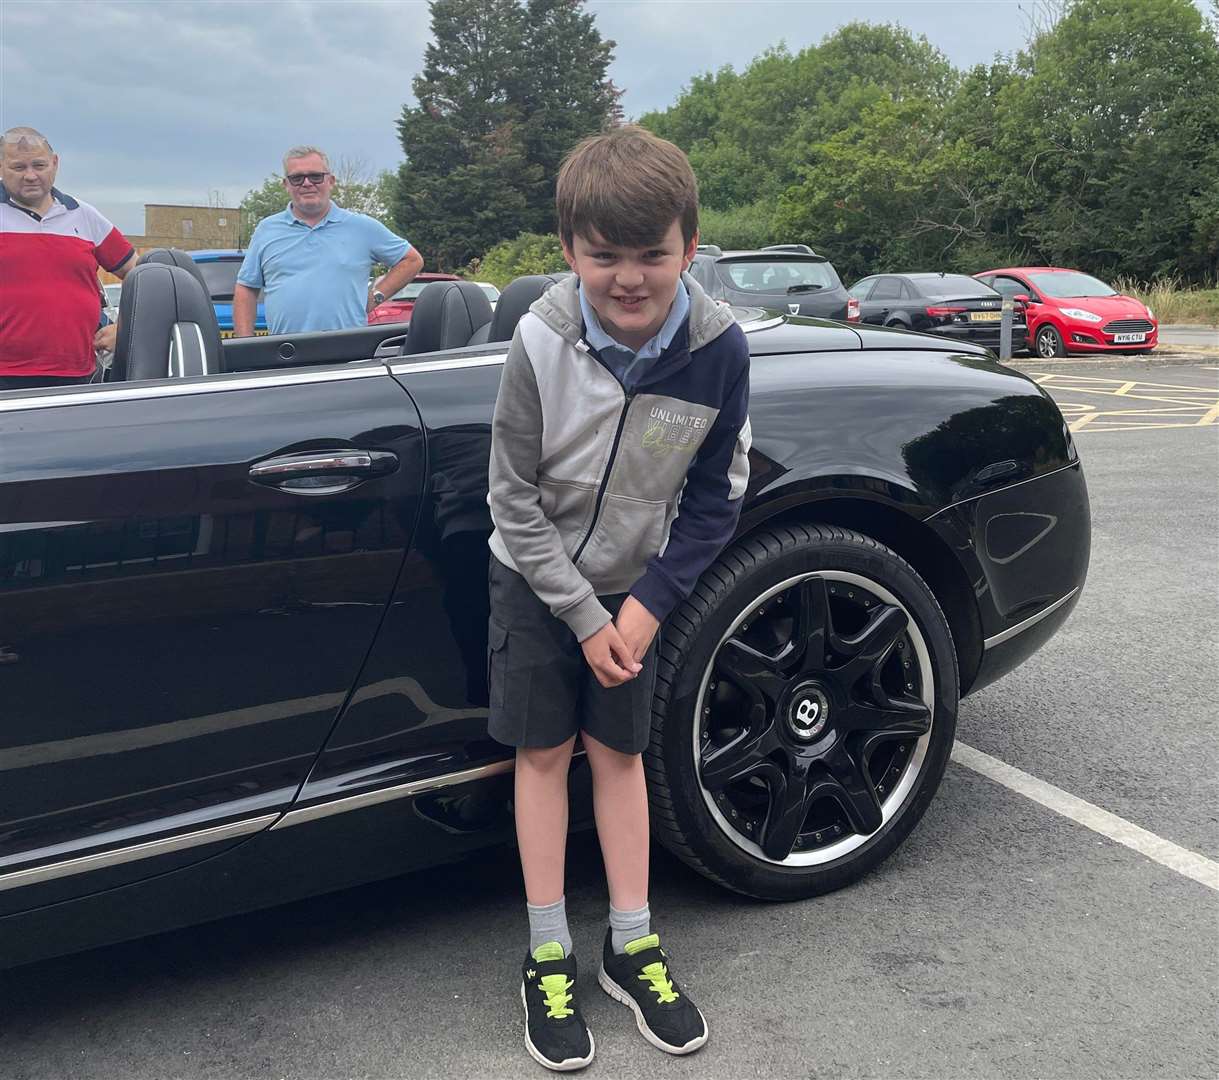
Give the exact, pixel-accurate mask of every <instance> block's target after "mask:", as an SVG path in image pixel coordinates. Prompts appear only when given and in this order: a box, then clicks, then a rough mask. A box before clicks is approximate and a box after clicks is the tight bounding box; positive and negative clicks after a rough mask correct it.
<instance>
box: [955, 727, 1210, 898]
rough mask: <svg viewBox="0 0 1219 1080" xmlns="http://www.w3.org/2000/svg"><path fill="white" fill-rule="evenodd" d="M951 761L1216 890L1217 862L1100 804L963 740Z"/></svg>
mask: <svg viewBox="0 0 1219 1080" xmlns="http://www.w3.org/2000/svg"><path fill="white" fill-rule="evenodd" d="M952 760H953V761H955V762H957V763H958V764H959V765H964V766H965V767H966V768H967V769H973V770H974V772H978V773H981V774H982V775H983V776H986V777H989V778H990V779H991V780H994V781H995V782H996V783H998V784H1002V785H1003V786H1004V787H1005V788H1008V789H1010V790H1011V791H1014V792H1016V793H1017V794H1019V795H1023V796H1025V797H1026V798H1028V799H1032V800H1033V802H1035V803H1040V804H1041V805H1042V806H1044V807H1046V808H1047V809H1050V810H1053V811H1054V812H1055V813H1056V814H1061V815H1062V816H1063V817H1065V818H1069V819H1070V820H1071V821H1074V822H1075V823H1076V824H1077V825H1082V826H1083V827H1084V828H1086V829H1091V830H1092V831H1093V832H1097V833H1100V834H1101V836H1107V837H1108V838H1109V839H1110V840H1115V841H1117V843H1119V844H1123V845H1124V846H1126V847H1128V848H1130V849H1131V850H1133V851H1137V852H1139V854H1141V855H1146V856H1147V858H1149V859H1154V860H1155V861H1156V862H1158V863H1159V864H1160V865H1161V866H1167V867H1168V868H1169V869H1170V870H1175V871H1176V872H1177V873H1178V874H1182V875H1184V876H1185V877H1187V878H1190V879H1191V880H1193V881H1196V882H1198V883H1199V884H1201V885H1205V886H1206V887H1207V888H1208V889H1214V890H1215V891H1216V892H1219V863H1217V862H1215V861H1213V860H1212V859H1208V858H1206V857H1205V856H1204V855H1199V854H1197V853H1196V852H1193V851H1189V850H1188V849H1186V848H1183V847H1180V846H1178V845H1177V844H1174V843H1173V842H1172V841H1171V840H1165V839H1164V838H1163V837H1160V836H1156V834H1155V833H1151V832H1148V831H1147V830H1146V829H1143V828H1140V827H1139V826H1138V825H1134V824H1132V823H1131V822H1129V821H1126V820H1125V818H1120V817H1118V816H1117V815H1116V814H1111V813H1109V811H1108V810H1102V809H1101V808H1100V807H1099V806H1095V805H1093V804H1092V803H1090V802H1086V801H1085V800H1083V799H1080V798H1077V797H1076V796H1074V795H1071V794H1068V793H1067V792H1065V791H1063V790H1062V788H1057V787H1055V786H1054V785H1053V784H1047V783H1046V782H1045V781H1044V780H1038V779H1037V777H1035V776H1030V775H1029V774H1028V773H1026V772H1023V771H1021V770H1020V769H1017V768H1015V767H1014V766H1012V765H1008V764H1007V763H1006V762H1003V761H1000V760H999V759H998V758H995V757H991V756H990V754H984V753H983V752H982V751H981V750H975V749H974V748H973V747H972V746H966V745H965V744H964V743H962V742H958V743H956V744H954V745H953V748H952Z"/></svg>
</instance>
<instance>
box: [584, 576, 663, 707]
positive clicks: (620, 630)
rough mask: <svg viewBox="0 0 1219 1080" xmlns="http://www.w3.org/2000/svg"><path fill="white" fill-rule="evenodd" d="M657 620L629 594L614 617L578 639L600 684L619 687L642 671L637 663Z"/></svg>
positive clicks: (656, 627)
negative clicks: (598, 628)
mask: <svg viewBox="0 0 1219 1080" xmlns="http://www.w3.org/2000/svg"><path fill="white" fill-rule="evenodd" d="M659 628H660V623H659V622H657V621H656V616H655V615H653V614H652V613H651V612H650V611H648V609H647V608H645V607H644V606H643V605H642V604H641V603H640V602H639V601H638V600H636V599H635V598H634V597H633V596H628V597H627V598H626V599H625V600H624V601H623V602H622V608H621V610H619V612H618V618H617V619H614V620H612V621H610V622H607V623H606V624H605V625H604V626H603V627H601V629H600V630H598V631H597V632H596V633H595V634H593V635H592V636H591V637H587V638H585V639H584V640H583V641H582V642H580V648H582V649H583V650H584V659H585V660H587V661H588V666H589V667H590V668H592V669H593V674H594V675H596V676H597V682H599V683H600V684H601V685H602V686H605V687H610V686H621V685H622V684H623V683H624V682H627V681H628V680H630V679H633V678H635V676H636V675H638V674H639V673H640V672H641V671H642V670H643V665H642V664H641V663H640V662H639V661H640V660H642V659H643V656H644V654H645V653H646V652H647V651H648V646H649V645H651V644H652V638H654V637H655V636H656V631H657V630H658V629H659Z"/></svg>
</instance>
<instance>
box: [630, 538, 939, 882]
mask: <svg viewBox="0 0 1219 1080" xmlns="http://www.w3.org/2000/svg"><path fill="white" fill-rule="evenodd" d="M958 693H959V689H958V676H957V665H956V653H955V650H954V647H953V642H952V636H951V633H950V631H949V628H948V624H947V621H946V620H945V618H944V615H943V612H942V611H941V610H940V606H939V604H938V603H937V601H936V598H935V596H934V594H933V593H932V592H931V590H930V589H929V588H928V587H927V585H926V584H925V583H924V581H923V580H922V578H920V577H919V576H918V574H917V573H916V572H915V571H914V570H913V568H912V567H911V566H910V565H909V564H908V563H906V562H905V561H904V560H903V559H901V558H900V557H899V556H898V555H896V554H895V553H894V552H893V551H891V550H889V549H888V548H886V547H884V546H883V545H881V544H879V543H877V542H876V541H875V540H873V539H871V538H870V537H868V536H865V535H863V534H861V533H857V532H854V531H851V530H847V529H842V528H838V527H832V526H825V525H790V526H785V527H778V528H774V529H768V530H765V531H762V532H759V533H756V534H754V535H752V536H751V537H749V538H747V539H745V540H743V541H741V542H739V543H737V544H736V545H734V546H733V547H732V548H730V549H728V550H727V551H726V552H725V553H724V554H723V555H722V556H721V558H720V559H719V560H718V561H717V562H716V563H715V564H714V565H713V566H712V567H711V568H710V569H709V570H708V571H707V573H706V574H705V575H704V577H703V579H702V580H701V582H700V583H699V585H698V587H697V588H696V589H695V592H694V593H693V595H692V596H691V597H690V599H689V600H688V601H686V602H685V603H684V604H683V605H682V606H681V607H680V608H678V609H677V611H675V612H674V614H673V616H672V617H671V618H670V620H669V621H668V622H667V623H666V625H665V629H664V636H663V639H662V643H661V649H660V659H659V666H658V668H657V687H656V699H655V703H654V706H653V725H652V740H651V745H650V746H649V748H648V749H647V751H646V752H645V754H644V762H645V765H646V768H647V770H648V779H649V788H650V791H651V795H652V827H653V831H654V833H655V834H656V836H657V838H658V839H659V840H660V842H661V843H662V844H664V845H665V846H666V847H667V848H669V849H670V850H671V851H673V852H674V853H675V854H676V855H678V856H679V857H680V858H682V859H683V860H684V861H686V862H687V863H689V864H690V865H691V866H693V867H694V868H695V869H697V870H699V871H700V872H702V873H703V874H705V875H707V876H708V877H710V878H712V879H713V880H716V881H718V882H720V883H721V884H723V885H725V886H727V887H728V888H730V889H734V890H736V891H738V892H742V893H746V894H748V895H751V896H757V897H761V898H765V899H795V898H799V897H805V896H813V895H816V894H818V893H823V892H827V891H830V890H832V889H837V888H841V887H842V886H844V885H847V884H848V883H850V882H852V881H854V880H855V879H857V878H859V877H860V876H862V875H863V874H865V873H867V872H868V871H869V870H871V869H872V868H873V867H875V866H876V865H877V864H878V863H880V862H881V861H882V860H883V859H884V858H886V857H887V856H888V855H889V854H890V853H891V852H893V851H894V850H895V849H896V848H897V846H898V845H899V844H900V843H901V842H902V841H903V840H904V839H905V838H906V836H907V835H908V834H909V833H910V831H911V830H912V829H913V828H914V826H915V824H916V823H917V822H918V820H919V818H921V817H922V815H923V812H924V811H925V810H926V808H927V806H928V804H929V803H930V801H931V798H932V796H933V795H934V794H935V791H936V788H937V787H938V785H939V782H940V778H941V777H942V776H943V773H944V768H945V766H946V764H947V761H948V754H949V751H950V749H951V747H952V741H953V732H954V729H955V726H956V713H957V700H958Z"/></svg>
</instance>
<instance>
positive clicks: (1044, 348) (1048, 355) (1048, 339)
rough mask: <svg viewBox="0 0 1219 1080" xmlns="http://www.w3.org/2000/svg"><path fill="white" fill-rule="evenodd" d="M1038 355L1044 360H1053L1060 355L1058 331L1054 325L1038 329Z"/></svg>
mask: <svg viewBox="0 0 1219 1080" xmlns="http://www.w3.org/2000/svg"><path fill="white" fill-rule="evenodd" d="M1037 355H1038V356H1040V357H1041V359H1043V360H1053V359H1054V358H1055V357H1056V356H1057V355H1058V332H1057V331H1056V330H1055V329H1054V328H1053V327H1052V326H1045V327H1042V328H1041V329H1040V330H1039V331H1037Z"/></svg>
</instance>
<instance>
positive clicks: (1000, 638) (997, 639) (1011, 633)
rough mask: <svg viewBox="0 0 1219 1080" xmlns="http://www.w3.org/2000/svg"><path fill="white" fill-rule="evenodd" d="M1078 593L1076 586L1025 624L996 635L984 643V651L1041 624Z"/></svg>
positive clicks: (1019, 623)
mask: <svg viewBox="0 0 1219 1080" xmlns="http://www.w3.org/2000/svg"><path fill="white" fill-rule="evenodd" d="M1078 592H1079V586H1078V585H1076V586H1075V588H1073V589H1072V590H1071V591H1070V592H1069V593H1067V594H1066V596H1060V597H1059V598H1058V599H1057V600H1055V601H1054V602H1053V603H1052V604H1048V605H1047V606H1046V607H1043V608H1042V609H1041V610H1040V611H1039V612H1037V614H1036V615H1030V616H1029V617H1028V618H1027V619H1025V620H1024V621H1023V622H1018V623H1017V624H1016V625H1015V626H1009V627H1008V628H1007V629H1006V630H1004V631H1003V632H1002V633H999V634H996V635H995V636H994V637H988V638H987V639H986V640H985V641H984V642H983V643H982V648H983V649H984V650H985V649H993V648H994V647H995V646H996V645H1002V644H1003V643H1004V642H1005V641H1010V640H1011V639H1012V638H1014V637H1015V636H1016V635H1017V634H1020V633H1023V632H1024V631H1025V630H1027V629H1028V628H1029V627H1030V626H1035V625H1036V624H1037V623H1039V622H1041V620H1042V619H1044V618H1045V617H1046V616H1047V615H1053V614H1054V612H1056V611H1057V610H1058V609H1059V608H1060V607H1062V605H1063V604H1065V603H1066V602H1067V601H1068V600H1070V599H1071V597H1073V596H1074V595H1075V594H1076V593H1078Z"/></svg>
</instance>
